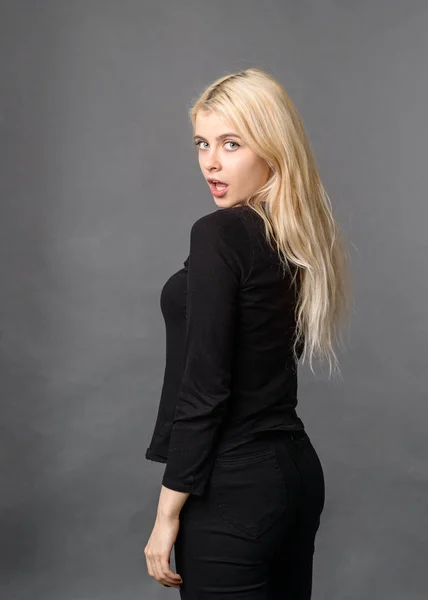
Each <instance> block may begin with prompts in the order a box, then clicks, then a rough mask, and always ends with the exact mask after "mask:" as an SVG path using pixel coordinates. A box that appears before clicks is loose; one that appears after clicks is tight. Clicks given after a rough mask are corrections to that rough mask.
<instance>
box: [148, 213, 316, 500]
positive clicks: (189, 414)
mask: <svg viewBox="0 0 428 600" xmlns="http://www.w3.org/2000/svg"><path fill="white" fill-rule="evenodd" d="M183 264H184V268H182V269H180V270H179V271H178V272H176V273H174V274H173V275H172V276H171V277H170V278H169V279H168V280H167V282H166V283H165V285H164V286H163V288H162V292H161V295H160V306H161V311H162V314H163V317H164V320H165V327H166V364H165V374H164V382H163V386H162V393H161V398H160V403H159V408H158V414H157V419H156V423H155V427H154V431H153V435H152V439H151V442H150V445H149V447H148V448H147V450H146V454H145V458H147V459H149V460H153V461H157V462H163V463H166V468H165V471H164V475H163V480H162V484H163V485H164V486H165V487H168V488H170V489H173V490H176V491H179V492H189V493H190V494H196V495H202V494H203V493H204V490H205V487H206V485H207V483H208V480H209V477H210V474H211V470H212V467H213V464H214V459H215V456H216V454H217V453H219V452H223V451H226V450H228V449H230V448H233V447H235V446H237V445H240V444H242V443H245V442H246V441H249V440H251V439H252V438H254V437H256V436H258V435H260V434H261V433H263V432H265V431H268V430H281V429H293V430H296V429H304V425H303V422H302V420H301V419H300V418H299V417H298V416H297V414H296V410H295V408H296V405H297V364H296V362H295V359H294V357H293V351H292V345H293V341H294V339H293V335H294V333H295V327H296V322H295V312H294V309H295V303H296V300H297V295H296V289H295V287H294V286H293V285H292V283H291V280H292V275H293V273H294V272H293V271H291V272H290V273H288V274H285V275H284V273H283V270H282V266H281V264H280V261H279V257H278V255H277V253H276V251H273V250H272V248H270V247H269V245H268V242H267V241H266V239H265V233H264V223H263V220H262V219H261V217H260V216H259V215H258V214H257V213H256V212H255V211H253V210H252V209H251V208H250V207H249V206H245V205H244V206H237V207H230V208H223V209H218V210H216V211H214V212H212V213H209V214H207V215H205V216H203V217H201V218H199V219H198V220H197V221H196V222H195V223H194V224H193V226H192V228H191V232H190V254H189V256H188V258H187V259H186V260H185V261H184V263H183ZM301 352H302V346H300V347H299V350H298V356H299V357H300V355H301Z"/></svg>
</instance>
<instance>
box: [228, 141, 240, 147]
mask: <svg viewBox="0 0 428 600" xmlns="http://www.w3.org/2000/svg"><path fill="white" fill-rule="evenodd" d="M226 144H235V146H237V147H238V148H239V144H238V143H236V142H232V141H229V142H226Z"/></svg>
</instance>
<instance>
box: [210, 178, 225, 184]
mask: <svg viewBox="0 0 428 600" xmlns="http://www.w3.org/2000/svg"><path fill="white" fill-rule="evenodd" d="M207 181H208V183H219V184H220V185H228V184H227V183H226V182H225V181H220V179H207Z"/></svg>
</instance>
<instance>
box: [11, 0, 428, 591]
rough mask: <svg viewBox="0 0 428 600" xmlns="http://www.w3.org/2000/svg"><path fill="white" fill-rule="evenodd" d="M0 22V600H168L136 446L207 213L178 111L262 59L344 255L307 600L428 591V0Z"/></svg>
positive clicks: (306, 397)
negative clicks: (291, 106) (345, 327)
mask: <svg viewBox="0 0 428 600" xmlns="http://www.w3.org/2000/svg"><path fill="white" fill-rule="evenodd" d="M0 6H1V15H0V16H1V18H0V22H1V25H0V61H1V62H0V65H1V99H0V134H1V156H0V168H1V180H0V186H1V190H0V193H1V196H0V199H1V219H0V244H1V262H0V277H1V279H0V282H1V283H0V300H1V306H0V320H1V321H0V353H1V354H0V369H1V377H0V381H1V412H2V420H1V424H2V427H1V436H0V445H1V446H0V452H1V454H0V459H1V461H0V465H1V494H0V553H1V561H0V568H1V589H0V592H3V594H2V595H3V596H4V597H5V598H7V600H14V599H18V600H26V599H29V600H30V599H31V600H39V599H40V600H95V599H98V598H102V599H103V600H113V599H119V598H120V599H121V600H128V599H129V600H131V599H132V600H134V599H136V598H141V597H144V598H150V599H152V598H172V597H175V598H178V591H177V590H170V589H167V588H164V587H163V586H161V585H160V584H159V583H157V582H156V581H155V580H154V579H152V578H151V577H149V576H148V574H147V570H146V564H145V558H144V555H143V548H144V546H145V544H146V542H147V540H148V537H149V535H150V532H151V528H152V526H153V522H154V518H155V512H156V507H157V499H158V493H159V490H160V480H161V475H162V473H163V468H164V466H162V465H160V464H156V463H151V462H149V461H146V460H145V459H144V452H145V448H146V447H147V445H148V442H149V438H150V436H151V432H152V427H153V425H154V418H155V415H156V411H157V404H158V401H159V397H160V387H161V383H162V377H163V368H164V353H165V340H164V323H163V320H162V316H161V312H160V307H159V294H160V289H161V287H162V285H163V283H164V282H165V281H166V279H167V278H168V277H169V276H170V275H171V274H172V273H173V272H174V271H176V270H178V269H179V268H181V266H182V262H183V261H184V260H185V258H186V257H187V253H188V246H189V231H190V227H191V225H192V223H193V222H194V221H195V220H196V219H197V218H198V217H200V216H202V215H203V214H205V213H207V212H211V211H212V210H215V209H216V205H215V203H214V201H213V198H212V197H211V195H210V193H209V190H208V188H207V186H206V183H205V180H204V179H203V177H202V175H201V173H200V170H199V166H198V162H197V154H196V148H195V147H194V146H193V144H192V140H191V135H192V131H191V128H190V125H189V123H188V120H187V110H188V107H189V106H190V103H191V100H192V99H193V98H194V97H196V95H197V94H198V93H199V92H200V91H202V89H203V88H204V87H205V86H206V85H208V84H209V83H210V82H211V81H212V80H214V79H215V78H217V77H219V76H221V75H224V74H226V73H228V72H234V71H237V70H240V69H243V68H246V67H250V66H259V67H261V68H265V69H267V70H269V71H270V72H272V73H273V74H274V75H275V76H277V77H278V78H279V79H280V81H281V82H282V83H283V84H284V85H285V87H286V89H287V90H288V92H289V93H290V95H291V97H292V98H293V100H294V102H295V103H296V105H297V107H298V109H299V111H300V112H301V114H302V117H303V119H304V122H305V125H306V129H307V131H308V134H309V137H310V139H311V142H312V145H313V150H314V154H315V156H316V159H317V162H318V164H319V168H320V172H321V176H322V178H323V181H324V184H325V186H326V189H327V191H328V193H329V195H330V198H331V199H332V202H333V208H334V211H335V215H336V218H337V219H338V220H339V221H340V222H341V223H342V226H343V228H344V231H345V234H346V236H347V238H348V243H349V246H350V250H351V255H352V259H351V269H352V278H353V285H354V294H355V301H354V310H353V314H352V320H351V325H350V335H349V336H348V342H347V347H346V348H345V349H343V350H342V351H341V352H340V359H341V368H342V374H343V381H339V382H333V381H331V380H330V381H329V380H328V379H327V377H326V375H325V373H322V372H321V370H320V369H319V368H318V369H317V370H316V373H317V376H316V377H315V376H314V375H313V374H312V373H311V371H310V370H309V368H308V367H307V366H306V365H305V366H304V367H303V368H301V371H300V387H299V391H300V404H299V415H300V416H301V418H302V419H303V420H304V422H305V424H306V427H307V430H308V432H309V434H310V436H311V438H312V441H313V443H314V445H315V446H316V448H317V450H318V453H319V455H320V458H321V460H322V463H323V466H324V470H325V477H326V484H327V498H326V505H325V509H324V513H323V520H322V524H321V527H320V530H319V534H318V538H317V545H316V554H315V563H314V593H313V598H314V599H315V600H321V599H323V600H346V599H355V600H361V599H362V598H371V599H372V600H375V599H376V600H377V599H387V600H403V598H406V600H419V599H422V598H426V597H427V594H428V584H427V582H426V557H427V555H428V539H427V531H428V517H427V510H426V507H427V492H428V484H427V474H428V461H427V458H428V457H427V448H428V441H427V436H426V424H427V416H428V415H427V413H428V403H427V400H428V397H427V368H426V367H427V364H426V363H427V281H428V277H427V247H428V246H427V235H426V232H427V224H428V219H427V188H428V168H427V165H428V163H427V153H428V117H427V95H428V77H427V58H428V38H427V36H426V32H427V29H428V6H427V3H426V2H425V1H423V0H420V1H418V0H410V1H409V0H407V1H404V0H402V1H401V2H397V1H396V2H390V1H388V2H387V1H386V0H384V1H379V0H378V1H375V2H372V1H369V0H364V1H362V2H351V1H347V2H337V1H336V2H334V1H332V0H330V1H329V0H317V1H315V0H312V1H309V0H305V1H304V0H294V1H289V2H285V1H280V0H277V1H273V0H263V2H259V1H248V0H246V1H244V0H241V1H235V2H230V3H229V2H226V1H225V0H216V2H203V1H201V2H196V1H191V0H187V1H184V0H180V2H173V1H171V2H163V3H162V2H160V3H158V2H156V3H155V2H154V1H153V2H143V1H141V0H121V2H113V1H112V0H106V1H101V0H92V1H91V0H87V1H83V0H73V1H67V2H66V1H65V0H55V1H54V0H52V1H48V0H39V1H27V2H23V1H22V0H7V1H2V2H1V5H0ZM172 564H173V565H174V563H172Z"/></svg>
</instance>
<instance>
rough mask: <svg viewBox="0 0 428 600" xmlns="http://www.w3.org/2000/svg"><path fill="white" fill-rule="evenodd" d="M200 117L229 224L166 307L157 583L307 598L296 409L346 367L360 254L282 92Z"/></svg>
mask: <svg viewBox="0 0 428 600" xmlns="http://www.w3.org/2000/svg"><path fill="white" fill-rule="evenodd" d="M190 118H191V122H192V125H193V132H194V134H195V144H196V146H197V148H198V157H199V165H200V168H201V171H202V174H203V176H204V177H205V179H206V180H207V182H208V185H209V187H210V191H211V193H212V195H213V197H214V201H215V203H216V205H217V207H218V208H219V209H220V210H218V209H216V210H215V211H213V212H211V213H209V214H207V215H205V216H203V217H202V218H200V219H198V220H197V221H196V222H195V223H194V224H193V226H192V228H191V232H190V253H189V256H188V258H187V259H186V261H185V262H184V268H182V269H180V271H178V272H177V273H175V274H174V275H173V276H172V277H171V278H170V279H169V280H168V281H167V282H166V284H165V286H164V288H163V290H162V294H161V308H162V312H163V315H164V318H165V323H166V332H167V342H166V347H167V351H166V367H165V379H164V385H163V388H162V395H161V400H160V405H159V410H158V416H157V421H156V425H155V429H154V432H153V437H152V440H151V443H150V446H149V448H148V449H147V451H146V458H147V459H149V460H154V461H158V462H164V463H166V468H165V472H164V475H163V480H162V484H163V485H162V487H161V492H160V497H159V504H158V511H157V518H156V522H155V525H154V528H153V531H152V533H151V536H150V539H149V540H148V542H147V545H146V547H145V549H144V553H145V557H146V561H147V568H148V572H149V574H150V575H151V576H152V577H154V578H155V579H156V580H157V581H158V582H159V583H162V584H163V585H166V586H170V587H176V588H179V589H180V596H181V598H183V599H185V600H196V599H197V600H202V599H203V600H209V599H211V598H212V599H214V598H215V599H219V598H224V599H226V598H231V599H232V598H233V599H235V600H237V599H238V598H240V599H241V598H242V599H244V598H245V600H262V599H263V600H265V599H276V598H283V597H287V598H290V600H291V599H293V600H295V599H299V600H302V599H308V598H310V597H311V588H312V566H313V554H314V549H315V535H316V532H317V530H318V528H319V524H320V516H321V513H322V510H323V507H324V491H325V489H324V476H323V470H322V467H321V463H320V460H319V458H318V456H317V453H316V451H315V449H314V447H313V445H312V444H311V441H310V439H309V436H308V434H307V433H306V431H305V427H304V424H303V422H302V420H301V419H300V418H299V417H298V416H297V413H296V410H295V409H296V405H297V364H298V361H299V359H300V358H301V357H302V355H303V361H304V359H305V358H306V356H307V355H308V356H309V362H310V365H311V368H312V358H313V357H314V356H318V357H319V358H325V357H327V359H328V361H329V364H330V373H331V366H332V361H333V363H334V367H335V368H338V360H337V356H336V354H335V352H334V350H333V344H332V339H333V332H334V328H335V327H336V326H337V325H338V324H339V322H340V321H341V320H342V319H343V317H345V316H347V315H348V312H349V303H348V300H349V294H348V279H347V278H348V271H347V264H348V263H347V260H348V259H347V253H346V251H345V246H344V243H343V242H342V238H341V236H340V233H339V229H338V226H337V224H336V223H335V221H334V219H333V217H332V213H331V205H330V201H329V199H328V196H327V193H326V192H325V190H324V188H323V186H322V183H321V180H320V177H319V174H318V171H317V168H316V164H315V161H314V158H313V156H312V154H311V150H310V146H309V142H308V139H307V137H306V134H305V132H304V129H303V125H302V121H301V119H300V117H299V115H298V113H297V111H296V108H295V107H294V105H293V103H292V101H291V99H290V98H289V96H288V95H287V93H286V91H285V90H284V88H283V87H282V86H281V85H280V83H279V82H278V81H277V80H276V79H275V78H274V77H272V76H271V75H270V74H268V73H266V72H264V71H262V70H260V69H257V68H250V69H246V70H245V71H242V72H240V73H237V74H232V75H227V76H225V77H222V78H220V79H218V80H217V81H215V82H214V83H213V84H212V85H210V86H209V87H208V89H206V90H205V91H204V93H203V94H202V95H201V97H200V98H199V99H198V100H197V101H196V102H195V104H194V106H193V107H192V109H191V111H190ZM173 547H174V549H175V562H176V567H177V571H178V573H174V572H173V571H172V570H171V568H170V554H171V550H172V548H173Z"/></svg>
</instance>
